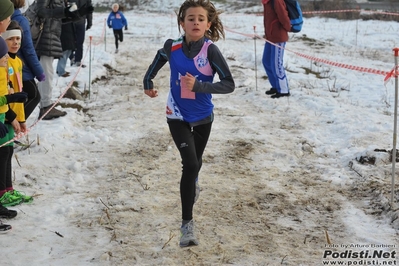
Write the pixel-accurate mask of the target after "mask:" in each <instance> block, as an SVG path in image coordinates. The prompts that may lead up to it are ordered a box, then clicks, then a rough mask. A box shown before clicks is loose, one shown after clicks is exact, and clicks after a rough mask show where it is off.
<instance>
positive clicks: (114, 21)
mask: <svg viewBox="0 0 399 266" xmlns="http://www.w3.org/2000/svg"><path fill="white" fill-rule="evenodd" d="M107 25H108V28H110V29H111V28H112V30H113V32H114V37H115V48H116V49H115V53H117V52H118V51H119V49H118V48H119V42H123V31H122V29H123V27H125V30H127V20H126V18H125V16H124V15H123V13H122V12H121V11H119V5H118V4H117V3H115V4H113V5H112V11H111V13H109V15H108V19H107Z"/></svg>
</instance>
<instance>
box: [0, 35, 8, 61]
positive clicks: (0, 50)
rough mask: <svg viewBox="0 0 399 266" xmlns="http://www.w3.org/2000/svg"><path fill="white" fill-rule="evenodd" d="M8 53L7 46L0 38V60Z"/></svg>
mask: <svg viewBox="0 0 399 266" xmlns="http://www.w3.org/2000/svg"><path fill="white" fill-rule="evenodd" d="M7 53H8V46H7V43H6V41H5V40H4V39H3V38H0V58H3V56H5V55H6V54H7Z"/></svg>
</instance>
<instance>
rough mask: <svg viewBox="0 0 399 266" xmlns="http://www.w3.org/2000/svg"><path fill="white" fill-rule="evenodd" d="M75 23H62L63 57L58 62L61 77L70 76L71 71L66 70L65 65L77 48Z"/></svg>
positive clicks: (58, 71) (58, 72)
mask: <svg viewBox="0 0 399 266" xmlns="http://www.w3.org/2000/svg"><path fill="white" fill-rule="evenodd" d="M75 36H76V35H75V23H65V24H62V28H61V46H62V57H60V58H59V59H58V63H57V74H58V76H60V77H64V78H66V77H69V72H67V71H65V66H66V63H67V61H68V58H69V56H70V55H71V54H72V53H73V51H75V49H76V39H75Z"/></svg>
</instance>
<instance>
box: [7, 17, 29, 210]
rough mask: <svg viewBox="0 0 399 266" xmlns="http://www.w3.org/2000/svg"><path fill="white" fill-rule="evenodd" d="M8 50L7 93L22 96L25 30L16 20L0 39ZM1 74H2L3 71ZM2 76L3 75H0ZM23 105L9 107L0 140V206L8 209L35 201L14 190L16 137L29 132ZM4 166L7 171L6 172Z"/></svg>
mask: <svg viewBox="0 0 399 266" xmlns="http://www.w3.org/2000/svg"><path fill="white" fill-rule="evenodd" d="M1 37H2V39H4V40H5V41H6V44H7V46H8V62H7V63H8V66H7V68H6V70H7V72H8V73H6V76H7V79H8V90H9V91H8V93H9V94H11V95H16V94H19V93H22V67H23V65H22V60H21V59H20V58H18V56H17V52H18V50H19V48H20V47H21V38H22V30H21V27H20V26H19V24H18V22H17V21H15V20H13V21H11V23H10V25H9V26H8V28H7V31H6V32H5V33H3V34H2V35H1ZM0 71H2V70H0ZM0 73H1V72H0ZM24 110H25V108H24V101H22V102H14V103H9V109H8V111H7V113H6V117H5V126H6V127H7V131H8V133H7V135H6V136H5V137H4V138H1V139H0V145H1V147H0V157H1V159H0V162H1V164H0V203H1V204H2V205H3V206H5V207H8V206H14V205H18V204H20V203H22V202H31V201H33V198H32V197H31V196H26V195H24V194H23V193H21V192H19V191H17V190H15V189H14V188H13V185H12V156H13V154H14V141H13V138H14V136H15V134H17V135H18V134H19V133H25V132H26V123H25V111H24ZM3 163H4V164H5V168H3Z"/></svg>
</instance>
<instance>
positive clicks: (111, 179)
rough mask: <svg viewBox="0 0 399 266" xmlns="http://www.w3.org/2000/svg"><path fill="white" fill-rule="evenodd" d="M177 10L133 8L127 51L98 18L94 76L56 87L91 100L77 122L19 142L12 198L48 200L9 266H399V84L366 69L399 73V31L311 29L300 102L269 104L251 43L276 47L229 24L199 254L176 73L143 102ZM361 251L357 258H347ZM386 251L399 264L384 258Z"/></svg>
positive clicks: (380, 27)
mask: <svg viewBox="0 0 399 266" xmlns="http://www.w3.org/2000/svg"><path fill="white" fill-rule="evenodd" d="M155 2H156V1H155ZM155 2H154V3H152V4H153V5H156V4H157V3H159V5H161V4H164V5H165V4H167V3H163V2H165V1H159V2H156V3H155ZM161 2H162V3H161ZM179 3H180V1H171V2H170V3H169V4H168V5H167V6H168V7H169V8H168V9H167V10H165V9H164V12H162V13H155V12H147V13H146V12H144V11H143V10H135V11H129V12H126V13H125V15H126V17H127V19H128V21H129V30H128V31H125V41H124V42H123V43H122V44H121V46H120V52H119V53H118V54H115V53H114V44H113V36H112V33H111V32H110V31H109V30H108V29H107V31H106V34H105V35H106V39H105V42H104V39H103V38H102V37H101V36H102V32H103V29H104V19H106V17H107V15H108V14H107V13H94V23H93V28H92V29H91V30H89V31H88V32H87V34H88V36H87V40H86V45H88V44H89V43H90V37H89V36H93V37H92V46H91V50H90V51H89V49H88V46H86V48H87V49H86V51H87V53H86V57H85V60H84V63H85V64H87V65H88V67H87V68H84V69H78V68H68V71H70V72H71V73H72V74H76V76H74V75H72V76H71V77H68V78H59V79H56V80H54V84H55V89H54V95H53V96H54V99H55V100H56V99H57V98H58V97H59V96H60V95H61V94H62V93H63V92H64V91H65V89H66V88H67V86H68V84H71V83H72V82H73V81H74V80H75V83H74V86H75V87H76V88H77V89H78V90H79V91H81V92H83V91H86V94H88V97H87V98H86V99H85V100H83V101H79V100H71V99H67V98H62V99H61V100H60V103H61V105H62V107H63V109H64V110H65V111H67V112H68V114H67V116H65V117H63V118H59V119H56V120H53V121H38V122H37V121H36V118H37V116H38V109H37V110H36V112H35V113H34V114H33V115H32V118H30V120H28V123H29V125H30V126H32V128H31V130H30V132H29V134H28V136H27V137H23V138H21V141H22V142H24V143H31V146H30V147H29V148H26V147H25V148H21V147H16V149H15V157H14V158H15V160H14V161H13V166H14V172H15V178H14V187H15V188H16V189H18V190H21V191H24V192H25V193H26V194H28V195H34V201H33V203H32V204H29V205H27V204H25V205H19V206H16V207H15V208H13V209H15V210H17V211H18V216H17V217H16V218H15V219H12V220H4V221H3V222H4V223H9V224H11V225H12V226H13V229H12V231H11V232H9V233H8V234H4V235H2V236H0V240H1V243H2V254H3V258H2V261H3V263H5V264H7V265H24V264H29V265H293V266H298V265H315V266H316V265H330V264H327V263H332V262H334V261H336V262H337V261H342V262H346V263H348V262H350V263H352V264H353V265H356V264H355V263H357V265H361V264H360V261H361V260H363V264H365V263H372V261H374V262H375V261H377V260H378V262H381V263H383V262H384V263H387V264H386V265H395V264H394V263H396V264H397V263H398V259H397V255H395V253H393V252H396V253H397V252H398V251H399V250H398V239H399V237H398V230H399V219H398V213H399V211H398V204H399V203H398V201H399V192H398V183H399V180H398V179H397V178H396V185H395V196H394V201H395V205H394V206H393V207H392V206H391V205H390V197H391V183H392V180H391V176H392V164H391V162H390V160H389V156H390V153H389V151H390V149H392V145H393V140H392V139H393V128H394V100H395V85H394V82H393V80H391V81H389V82H388V83H387V84H386V86H384V82H383V80H384V75H382V74H377V73H373V71H371V73H370V72H364V71H362V70H360V67H364V68H369V69H373V70H381V71H382V72H388V71H390V70H391V69H392V68H393V67H394V57H393V51H392V49H393V48H394V47H397V46H398V35H397V32H398V29H399V24H398V23H397V22H381V21H363V22H361V23H359V21H338V20H335V19H325V18H317V17H314V18H308V19H306V21H305V25H304V28H303V31H302V32H301V33H298V34H291V35H290V37H291V38H290V41H289V42H288V43H287V47H286V48H287V51H286V53H285V66H286V69H287V75H288V78H289V82H290V87H291V94H292V96H291V97H289V98H280V99H271V98H270V97H268V96H266V95H265V93H264V92H265V90H268V89H269V88H270V86H269V84H268V81H267V79H266V75H265V72H264V70H263V67H262V64H261V58H262V52H263V44H264V40H262V39H256V40H254V39H253V38H252V34H254V33H256V34H257V35H260V36H261V35H263V25H262V20H263V18H262V17H260V16H255V15H251V14H243V13H231V12H229V13H225V14H223V15H222V21H223V23H224V25H225V26H226V29H227V31H226V40H221V41H219V42H217V43H216V44H217V45H218V46H219V48H220V49H221V51H222V52H223V54H224V55H225V57H226V59H227V61H228V63H229V65H230V67H231V70H232V72H233V75H234V78H235V82H236V90H235V92H234V93H232V94H229V95H215V96H214V104H215V122H214V127H213V131H212V133H211V137H210V141H209V144H208V146H207V149H206V150H205V155H204V165H203V168H202V170H201V173H200V184H201V188H202V191H201V195H200V198H199V201H198V202H197V204H196V205H195V209H194V219H195V222H196V226H197V234H198V238H199V241H200V245H199V246H197V247H191V248H186V249H181V248H180V247H179V246H178V239H179V226H180V216H181V212H180V197H179V179H180V170H181V166H180V159H179V155H178V152H177V151H176V148H175V147H174V144H173V142H172V140H171V137H170V135H169V131H168V128H167V124H166V121H165V115H164V110H165V101H166V96H167V93H168V84H169V71H168V66H165V67H164V69H162V71H160V73H159V74H158V76H157V78H156V79H155V85H156V86H157V88H158V90H159V94H160V95H159V97H158V98H154V99H150V98H149V97H147V96H146V95H145V94H144V93H143V91H142V78H143V75H144V73H145V71H146V69H147V67H148V65H149V64H150V63H151V61H152V59H153V56H155V54H156V51H157V49H159V48H161V47H162V45H163V42H164V41H165V40H166V39H167V38H176V37H178V36H179V34H178V31H177V26H176V19H175V15H174V13H173V12H172V11H173V9H174V8H177V7H178V6H179ZM258 9H259V10H261V6H259V7H258ZM254 26H255V32H254ZM299 53H300V54H299ZM309 58H311V59H312V60H311V59H309ZM323 59H325V60H330V61H331V62H335V63H336V64H335V65H331V64H325V63H322V62H321V61H322V60H323ZM54 63H56V62H54ZM344 64H347V65H350V66H356V67H354V68H352V69H348V68H347V67H344V66H345V65H344ZM357 67H359V68H357ZM90 81H92V84H91V85H89V84H90ZM373 160H374V161H375V162H374V163H373V164H371V163H367V162H372V161H373ZM348 245H352V246H350V247H348ZM349 250H351V254H352V255H353V256H352V258H351V259H349V258H346V259H345V258H342V256H344V255H341V258H339V256H340V254H348V253H349ZM362 251H363V253H362V254H367V256H366V258H361V257H360V252H362ZM345 252H346V253H345ZM366 252H367V253H366ZM375 252H377V253H375ZM381 252H382V253H381ZM384 252H386V254H388V255H389V258H388V257H382V258H379V259H377V258H375V255H377V257H378V255H379V254H383V253H384ZM355 253H356V254H357V257H355V256H354V254H355ZM388 255H387V256H388ZM323 256H324V257H325V258H323ZM337 256H338V258H334V257H337ZM348 256H349V255H348ZM369 256H370V257H369ZM373 256H374V257H373ZM381 256H382V255H381ZM323 261H325V262H326V263H323ZM388 263H391V264H388ZM331 265H333V264H331ZM348 265H349V264H348ZM366 265H367V264H366ZM379 265H383V264H379Z"/></svg>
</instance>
